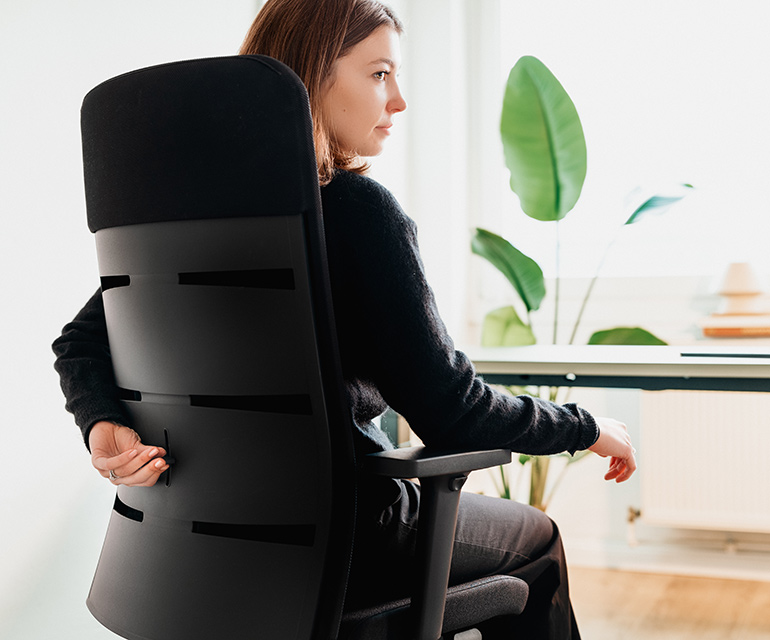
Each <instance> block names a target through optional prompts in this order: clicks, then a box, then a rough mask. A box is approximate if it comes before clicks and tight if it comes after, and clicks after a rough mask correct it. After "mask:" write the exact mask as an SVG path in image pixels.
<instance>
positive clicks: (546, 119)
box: [500, 56, 586, 221]
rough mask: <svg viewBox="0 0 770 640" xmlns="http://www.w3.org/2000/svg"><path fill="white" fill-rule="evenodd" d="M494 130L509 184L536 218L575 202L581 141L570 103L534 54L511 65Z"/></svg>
mask: <svg viewBox="0 0 770 640" xmlns="http://www.w3.org/2000/svg"><path fill="white" fill-rule="evenodd" d="M500 133H501V135H502V140H503V150H504V152H505V163H506V165H507V166H508V169H509V170H510V172H511V189H512V190H513V191H514V192H515V193H516V194H517V195H518V196H519V199H520V201H521V208H522V209H523V210H524V213H526V214H527V215H528V216H530V217H532V218H535V219H537V220H544V221H553V220H561V219H562V218H563V217H564V216H566V215H567V213H569V211H570V210H571V209H572V207H574V206H575V203H576V202H577V200H578V198H579V197H580V191H581V190H582V188H583V182H584V180H585V177H586V141H585V136H584V135H583V126H582V125H581V124H580V118H579V117H578V113H577V110H576V109H575V105H574V104H573V102H572V100H571V99H570V97H569V95H567V92H566V91H565V90H564V87H562V86H561V84H560V83H559V81H558V80H557V79H556V78H555V77H554V75H553V74H552V73H551V72H550V71H549V69H548V68H547V67H546V66H545V65H544V64H543V63H542V62H540V60H538V59H537V58H534V57H532V56H524V57H523V58H521V59H519V61H518V62H517V63H516V65H515V66H514V67H513V69H511V73H510V75H509V76H508V84H507V85H506V88H505V97H504V99H503V113H502V117H501V119H500Z"/></svg>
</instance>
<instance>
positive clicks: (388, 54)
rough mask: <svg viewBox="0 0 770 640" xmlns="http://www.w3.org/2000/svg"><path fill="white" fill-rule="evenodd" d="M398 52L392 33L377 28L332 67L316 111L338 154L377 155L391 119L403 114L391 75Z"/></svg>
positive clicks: (396, 66)
mask: <svg viewBox="0 0 770 640" xmlns="http://www.w3.org/2000/svg"><path fill="white" fill-rule="evenodd" d="M400 66H401V47H400V43H399V36H398V33H396V31H395V30H394V29H392V28H390V27H388V26H382V27H380V28H379V29H377V30H376V31H374V32H372V34H371V35H370V36H369V37H368V38H366V39H365V40H362V41H361V42H359V43H358V44H357V45H355V46H354V47H352V48H351V49H350V51H349V52H348V53H347V54H346V55H345V56H343V57H342V58H339V59H337V61H336V62H335V63H334V68H333V70H332V74H331V76H330V77H329V80H328V81H327V82H328V85H327V86H326V87H324V89H323V95H322V97H321V108H322V109H323V112H324V115H325V118H326V121H327V122H328V124H329V128H330V134H331V136H332V138H333V139H334V141H335V142H336V143H337V144H338V145H339V146H340V147H341V148H342V150H343V151H345V152H348V153H353V154H356V155H359V156H376V155H378V154H379V153H380V152H381V151H382V147H383V144H384V143H385V140H386V139H387V137H388V136H389V135H390V127H391V126H392V124H393V120H392V118H393V114H395V113H398V112H399V111H403V110H404V109H406V102H405V101H404V98H403V96H402V95H401V91H400V89H399V88H398V81H397V79H396V73H397V71H398V69H399V68H400Z"/></svg>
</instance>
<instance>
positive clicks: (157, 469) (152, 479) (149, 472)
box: [110, 458, 168, 487]
mask: <svg viewBox="0 0 770 640" xmlns="http://www.w3.org/2000/svg"><path fill="white" fill-rule="evenodd" d="M166 470H168V463H167V462H166V461H165V460H164V459H163V458H158V459H156V460H152V461H150V462H148V463H147V464H145V465H144V466H143V467H141V468H139V469H138V470H136V471H135V472H133V473H132V474H130V475H126V476H121V475H118V474H115V476H114V477H111V478H110V482H112V484H114V485H116V486H117V485H125V486H128V487H151V486H153V485H154V484H155V483H156V482H157V481H158V478H160V476H161V474H162V473H163V472H165V471H166Z"/></svg>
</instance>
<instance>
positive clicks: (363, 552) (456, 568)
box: [351, 482, 558, 599]
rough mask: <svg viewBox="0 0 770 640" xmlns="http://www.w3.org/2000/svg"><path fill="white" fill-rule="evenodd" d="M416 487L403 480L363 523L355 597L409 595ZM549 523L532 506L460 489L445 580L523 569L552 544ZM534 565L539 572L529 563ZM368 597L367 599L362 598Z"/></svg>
mask: <svg viewBox="0 0 770 640" xmlns="http://www.w3.org/2000/svg"><path fill="white" fill-rule="evenodd" d="M419 502H420V488H419V486H418V485H415V484H413V483H411V482H403V483H402V492H401V498H400V500H399V501H398V502H396V503H395V504H394V505H392V506H391V507H390V508H389V509H387V510H386V511H385V512H384V513H383V514H382V515H381V516H380V518H379V521H378V522H376V523H364V526H363V527H362V528H361V529H360V530H359V533H358V536H357V541H356V548H355V550H354V562H353V572H352V575H351V582H352V583H353V585H351V586H354V590H355V587H356V586H361V587H363V588H364V590H363V591H362V592H361V591H359V592H358V593H357V595H359V596H365V594H366V595H368V596H369V597H375V598H382V597H387V598H391V597H402V596H406V595H408V590H409V586H410V585H411V584H412V579H413V570H414V567H415V565H414V561H413V559H414V553H415V548H416V542H417V526H418V523H417V520H418V518H417V515H418V509H419ZM555 536H558V534H557V533H556V532H555V527H554V525H553V522H552V521H551V520H550V518H548V517H547V516H546V515H545V514H543V513H542V512H541V511H538V510H537V509H534V508H532V507H529V506H527V505H523V504H520V503H517V502H513V501H511V500H503V499H500V498H492V497H488V496H479V495H476V494H471V493H463V494H462V495H461V497H460V507H459V510H458V517H457V528H456V531H455V543H454V548H453V554H452V567H451V572H450V578H449V580H450V584H458V583H462V582H467V581H469V580H474V579H476V578H481V577H484V576H488V575H496V574H515V575H518V574H520V572H522V571H524V575H523V577H524V578H525V579H526V578H527V575H526V573H527V567H532V565H533V561H535V560H537V559H538V558H540V557H541V556H542V555H543V554H544V553H547V551H548V549H550V548H551V547H552V546H553V541H554V537H555ZM534 565H535V566H534V567H532V568H533V569H535V570H536V571H539V570H538V569H537V566H538V565H539V563H537V562H535V563H534ZM367 599H368V598H367Z"/></svg>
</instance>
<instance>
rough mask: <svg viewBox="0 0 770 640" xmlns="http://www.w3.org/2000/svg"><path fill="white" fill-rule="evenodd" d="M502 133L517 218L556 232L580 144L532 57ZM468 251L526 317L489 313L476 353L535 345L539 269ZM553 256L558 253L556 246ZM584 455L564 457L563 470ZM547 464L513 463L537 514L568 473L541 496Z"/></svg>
mask: <svg viewBox="0 0 770 640" xmlns="http://www.w3.org/2000/svg"><path fill="white" fill-rule="evenodd" d="M500 133H501V137H502V142H503V149H504V154H505V163H506V166H507V167H508V169H509V171H510V176H511V177H510V187H511V189H512V191H513V192H514V193H515V194H516V195H517V196H518V198H519V202H520V205H521V209H522V211H523V212H524V213H525V214H526V215H528V216H530V217H531V218H534V219H536V220H540V221H543V222H553V223H554V224H557V225H558V223H559V221H560V220H562V219H563V218H564V217H565V216H566V215H567V214H568V213H569V212H570V211H571V210H572V209H573V207H574V206H575V204H576V203H577V201H578V199H579V198H580V193H581V191H582V188H583V182H584V181H585V177H586V171H587V153H586V142H585V136H584V134H583V127H582V124H581V122H580V118H579V116H578V113H577V109H576V108H575V105H574V103H573V102H572V100H571V99H570V97H569V95H568V94H567V92H566V91H565V89H564V87H562V85H561V83H560V82H559V81H558V80H557V79H556V78H555V76H554V75H553V74H552V73H551V72H550V70H549V69H548V68H547V67H546V66H545V65H544V64H543V63H542V62H541V61H540V60H538V59H537V58H535V57H532V56H525V57H522V58H521V59H519V61H518V62H517V63H516V65H515V66H514V67H513V68H512V69H511V72H510V74H509V76H508V82H507V85H506V89H505V96H504V99H503V108H502V116H501V121H500ZM691 188H692V187H691V185H681V186H680V188H679V191H680V192H679V193H676V194H674V195H654V196H652V197H649V198H647V199H646V200H644V201H643V202H642V203H641V204H639V206H637V207H635V208H634V209H633V211H632V212H631V214H630V215H629V216H628V218H627V219H626V221H625V223H624V225H630V224H636V223H637V222H639V221H640V220H642V219H644V218H645V217H646V216H647V215H648V214H650V213H653V212H656V213H661V212H663V211H664V210H665V209H667V208H668V207H670V206H671V205H672V204H674V203H675V202H677V201H679V200H681V198H682V197H684V194H685V193H686V191H687V190H689V189H691ZM624 225H623V226H624ZM621 228H622V226H621ZM613 242H614V241H613ZM611 245H612V243H610V245H609V246H608V247H607V248H606V250H605V253H604V256H603V258H602V260H601V261H600V263H599V266H598V268H597V271H596V275H595V276H594V277H593V279H592V280H591V282H590V284H589V286H588V289H587V291H586V293H585V296H584V298H583V302H582V305H581V307H580V310H579V312H578V314H577V317H576V318H575V320H574V324H573V328H572V332H571V335H570V338H569V344H572V343H573V342H574V340H575V337H576V335H577V331H578V328H579V326H580V323H581V320H582V317H583V311H584V310H585V308H586V304H587V303H588V300H589V298H590V296H591V293H592V292H593V288H594V284H595V282H596V280H597V278H598V276H599V273H600V271H601V268H602V266H603V264H604V259H605V258H606V256H607V254H608V252H609V249H610V247H611ZM471 247H472V250H473V252H474V253H476V254H477V255H479V256H481V257H483V258H485V259H486V260H488V261H489V262H490V263H491V264H492V265H494V266H495V267H496V268H497V269H498V270H499V271H500V272H501V273H502V274H503V275H504V276H505V277H506V279H507V280H508V281H509V282H510V284H511V285H512V287H513V290H514V292H515V294H516V296H517V298H518V299H519V302H520V305H519V306H520V308H522V309H523V312H524V313H523V314H521V313H519V311H517V309H516V307H515V306H513V305H510V306H506V307H503V308H500V309H495V310H494V311H491V312H489V313H488V314H487V315H486V317H485V318H484V322H483V327H482V339H481V342H482V345H483V346H522V345H531V344H535V343H536V342H537V338H536V336H535V334H534V332H533V329H532V319H531V314H532V313H533V312H536V311H537V310H538V309H540V305H541V303H542V301H543V299H544V298H545V295H546V285H545V278H544V276H543V271H542V269H541V268H540V266H539V265H538V264H537V263H536V262H535V261H534V260H533V259H532V258H530V257H529V256H527V255H525V254H524V253H522V252H521V251H519V250H518V249H516V248H515V247H514V246H513V245H512V244H511V243H510V242H509V241H508V240H506V239H505V238H503V237H501V236H499V235H497V234H495V233H492V232H491V231H487V230H485V229H477V230H476V234H475V236H474V237H473V240H472V243H471ZM556 251H557V252H558V251H559V247H558V244H557V246H556ZM557 264H558V260H557ZM559 285H560V276H559V274H558V273H557V274H556V277H555V279H554V296H555V297H554V307H555V312H554V318H553V338H552V340H553V342H554V343H556V341H557V335H558V332H557V330H558V326H559V320H560V317H559ZM522 315H523V316H524V317H522ZM589 344H623V345H631V344H634V345H639V344H641V345H660V344H665V342H664V341H663V340H661V339H660V338H658V337H656V336H654V335H653V334H652V333H650V332H649V331H646V330H645V329H642V328H639V327H615V328H611V329H606V330H603V331H597V332H595V333H594V334H593V335H592V336H591V337H590V339H589ZM510 391H511V392H512V393H532V394H535V393H537V392H536V391H533V390H531V389H522V388H511V389H510ZM557 392H558V389H557V388H552V389H549V390H548V393H547V396H548V399H550V400H552V401H555V400H556V397H557ZM564 455H566V454H564ZM583 455H584V454H581V455H577V456H574V457H570V456H567V458H568V460H567V466H569V465H570V464H572V463H573V462H575V461H577V460H579V459H581V458H582V457H583ZM550 461H551V458H550V457H543V456H520V457H519V462H520V463H521V464H522V465H527V464H529V465H530V493H529V502H530V504H532V505H533V506H536V507H538V508H540V509H542V510H545V509H546V508H547V506H548V502H549V500H550V496H551V495H553V490H554V489H555V488H556V487H557V486H558V484H559V482H560V480H561V477H562V476H563V473H564V471H565V470H566V468H567V466H565V467H564V468H563V469H562V472H561V474H560V475H559V477H558V478H557V479H556V481H555V482H554V483H552V485H553V486H552V490H551V493H549V494H548V495H546V487H547V482H548V471H549V466H550ZM500 479H501V483H500V484H498V490H499V493H500V495H501V496H502V497H507V498H512V497H514V495H513V494H512V491H511V489H512V488H511V486H510V483H509V482H508V479H507V476H506V471H505V469H504V468H501V469H500Z"/></svg>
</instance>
